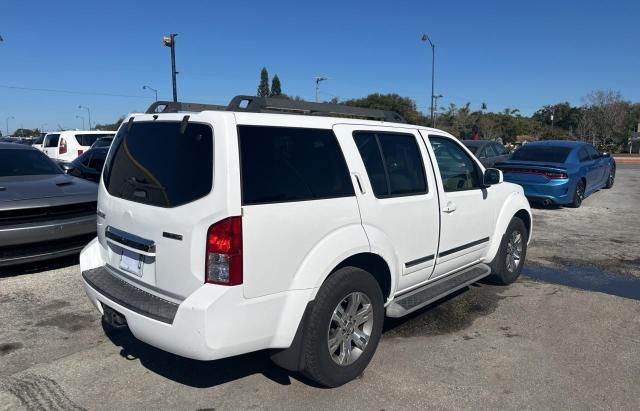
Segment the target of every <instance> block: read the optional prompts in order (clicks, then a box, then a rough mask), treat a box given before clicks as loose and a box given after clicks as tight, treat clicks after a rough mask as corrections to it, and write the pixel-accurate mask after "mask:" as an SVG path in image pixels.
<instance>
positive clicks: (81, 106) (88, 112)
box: [78, 105, 91, 131]
mask: <svg viewBox="0 0 640 411" xmlns="http://www.w3.org/2000/svg"><path fill="white" fill-rule="evenodd" d="M78 108H84V109H86V110H87V114H88V115H89V131H91V110H89V107H86V106H83V105H79V106H78ZM82 128H84V126H82Z"/></svg>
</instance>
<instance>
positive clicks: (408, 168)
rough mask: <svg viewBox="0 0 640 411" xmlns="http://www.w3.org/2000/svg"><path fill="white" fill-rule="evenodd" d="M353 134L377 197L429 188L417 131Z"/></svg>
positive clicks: (423, 192)
mask: <svg viewBox="0 0 640 411" xmlns="http://www.w3.org/2000/svg"><path fill="white" fill-rule="evenodd" d="M353 138H354V141H355V142H356V146H357V147H358V150H359V151H360V156H361V157H362V161H363V162H364V165H365V168H366V169H367V174H368V176H369V180H370V181H371V186H372V187H373V192H374V194H375V195H376V197H382V198H384V197H393V196H402V195H417V194H425V193H426V192H427V181H426V176H425V172H424V165H423V162H422V156H421V155H420V149H419V148H418V143H417V142H416V138H415V136H414V135H412V134H400V133H371V132H356V133H354V137H353Z"/></svg>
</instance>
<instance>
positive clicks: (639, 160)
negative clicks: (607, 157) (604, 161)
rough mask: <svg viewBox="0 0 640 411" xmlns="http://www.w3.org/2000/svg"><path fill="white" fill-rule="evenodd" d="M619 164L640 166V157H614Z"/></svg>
mask: <svg viewBox="0 0 640 411" xmlns="http://www.w3.org/2000/svg"><path fill="white" fill-rule="evenodd" d="M613 159H614V160H616V163H618V164H640V157H614V158H613Z"/></svg>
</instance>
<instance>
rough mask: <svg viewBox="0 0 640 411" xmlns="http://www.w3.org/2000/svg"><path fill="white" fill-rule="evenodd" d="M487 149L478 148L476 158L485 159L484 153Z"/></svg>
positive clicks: (485, 153)
mask: <svg viewBox="0 0 640 411" xmlns="http://www.w3.org/2000/svg"><path fill="white" fill-rule="evenodd" d="M486 148H487V147H480V148H479V149H478V158H487V151H486Z"/></svg>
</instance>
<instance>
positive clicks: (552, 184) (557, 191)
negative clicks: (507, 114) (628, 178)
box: [497, 140, 616, 207]
mask: <svg viewBox="0 0 640 411" xmlns="http://www.w3.org/2000/svg"><path fill="white" fill-rule="evenodd" d="M497 168H499V169H501V170H502V172H503V174H504V180H505V181H509V182H511V183H516V184H519V185H521V186H522V187H523V188H524V194H525V195H526V196H527V198H528V199H529V201H532V202H541V203H542V204H544V205H551V204H555V205H569V206H572V207H580V205H581V204H582V200H584V199H585V198H586V197H588V196H589V195H591V194H593V193H594V192H596V191H598V190H599V189H601V188H611V187H612V186H613V183H614V180H615V177H616V163H615V161H614V159H613V157H611V156H610V155H609V154H600V153H599V152H598V150H596V149H595V148H594V147H593V146H592V145H591V144H588V143H583V142H579V141H552V140H549V141H536V142H532V143H528V144H525V145H524V146H522V147H521V148H520V149H518V150H517V151H516V152H515V153H513V155H512V156H511V158H510V159H509V160H507V161H504V162H502V163H500V164H498V165H497Z"/></svg>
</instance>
